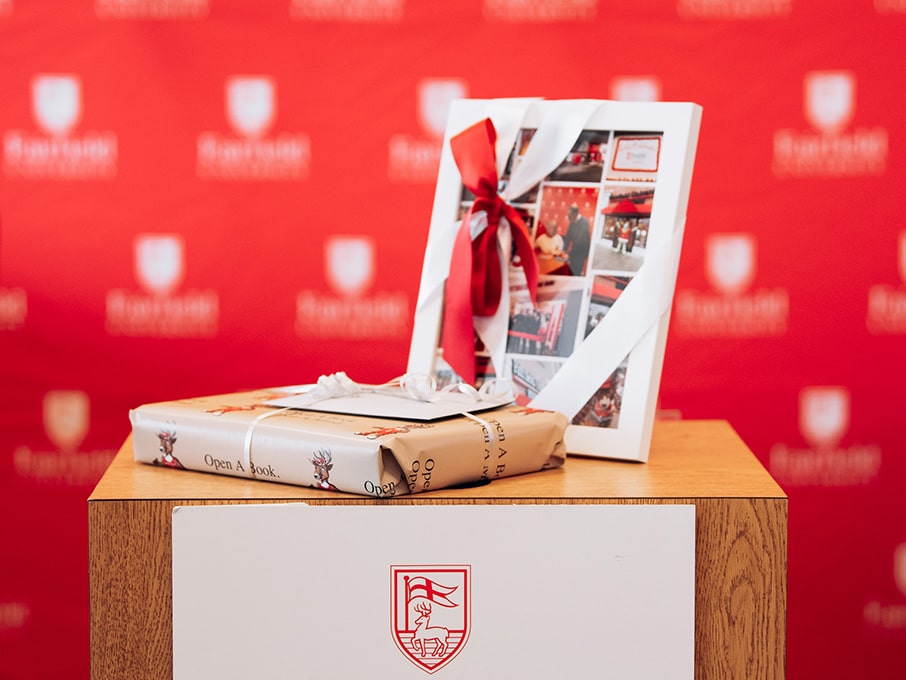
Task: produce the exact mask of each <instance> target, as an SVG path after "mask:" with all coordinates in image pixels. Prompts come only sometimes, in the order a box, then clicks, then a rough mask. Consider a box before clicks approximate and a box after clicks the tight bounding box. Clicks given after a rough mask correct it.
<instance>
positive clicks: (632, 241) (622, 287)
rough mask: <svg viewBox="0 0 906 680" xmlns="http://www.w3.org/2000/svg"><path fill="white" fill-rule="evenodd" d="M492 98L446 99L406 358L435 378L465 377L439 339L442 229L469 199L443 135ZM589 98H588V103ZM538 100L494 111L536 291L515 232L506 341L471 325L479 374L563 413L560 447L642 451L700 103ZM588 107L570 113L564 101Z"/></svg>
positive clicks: (447, 237) (446, 247)
mask: <svg viewBox="0 0 906 680" xmlns="http://www.w3.org/2000/svg"><path fill="white" fill-rule="evenodd" d="M498 101H501V100H461V101H460V102H454V106H452V107H451V118H450V121H448V131H447V136H446V138H445V149H444V152H443V155H442V157H441V166H440V170H439V173H438V186H437V191H436V193H435V204H434V210H433V213H432V223H431V231H430V233H429V239H428V246H427V250H426V257H425V262H424V267H423V270H422V281H421V285H420V290H419V303H418V306H417V309H416V320H415V326H414V329H413V338H412V345H411V349H410V355H409V365H408V370H409V371H410V372H416V373H430V374H431V375H433V376H434V378H435V379H436V381H437V383H438V385H440V386H444V385H448V384H451V383H456V382H459V381H460V376H458V375H456V374H455V373H454V371H453V369H452V368H451V366H450V365H449V364H447V363H446V362H445V361H444V358H443V349H442V347H441V343H440V338H441V337H442V335H443V333H442V331H443V329H442V325H443V319H442V316H443V307H444V302H443V300H444V295H443V288H444V283H445V276H446V275H445V272H446V271H448V269H449V264H448V263H449V262H450V259H451V257H452V255H451V251H452V243H453V235H454V234H455V233H456V231H457V230H458V228H459V225H460V223H461V221H462V220H463V217H464V216H465V215H466V214H467V213H468V212H469V210H470V208H471V207H472V204H473V202H474V200H475V196H474V195H473V194H472V193H471V192H470V191H469V190H468V189H467V188H465V187H464V185H463V182H462V178H461V176H460V174H459V170H458V168H457V167H456V164H455V162H454V158H453V156H452V153H451V152H450V149H449V148H448V147H449V140H450V138H451V137H452V136H454V135H456V134H458V132H459V131H462V130H465V129H466V128H468V127H469V126H470V125H474V124H475V123H477V121H479V120H480V119H481V118H482V117H483V116H487V115H488V114H487V113H486V112H487V111H491V112H494V111H496V110H498V109H495V104H496V103H497V102H498ZM590 104H594V105H595V107H596V108H594V109H593V110H592V112H591V113H590V114H589V115H587V116H585V115H584V112H586V111H588V110H589V108H590ZM544 106H548V107H550V108H547V109H545V108H544V107H543V106H542V107H536V108H529V109H528V113H527V114H525V115H523V116H521V117H517V116H516V115H513V116H511V117H510V118H509V119H506V117H504V116H501V117H500V118H501V124H500V125H498V121H497V120H494V124H495V127H496V128H497V130H498V138H497V142H496V144H497V146H496V151H497V159H498V168H497V170H498V193H499V195H500V196H501V198H503V200H505V201H506V202H507V203H508V204H509V205H510V206H511V207H512V208H513V209H515V210H516V211H517V212H518V213H519V215H520V216H521V218H522V220H523V222H524V223H525V226H526V228H527V232H528V236H529V238H530V239H531V243H532V245H533V250H534V256H535V260H536V263H537V269H538V284H537V289H536V291H535V293H536V295H535V302H534V303H533V301H532V299H531V294H530V291H529V290H528V283H527V280H526V276H525V272H524V269H523V268H522V266H521V264H522V263H521V262H520V255H519V254H518V253H517V252H516V248H515V247H514V246H512V248H511V252H510V256H509V266H508V284H509V285H508V288H507V291H508V294H507V297H508V304H509V308H508V310H507V312H508V319H503V318H500V319H499V321H500V322H504V321H506V325H507V327H506V334H505V349H504V346H503V341H502V338H503V336H502V335H497V333H496V332H495V334H493V335H492V336H491V337H500V338H501V340H500V341H499V342H500V344H498V345H496V346H495V347H494V348H486V347H485V346H484V345H483V343H482V339H481V338H480V337H479V334H478V333H477V332H476V333H475V336H474V337H475V356H476V385H475V386H476V387H480V386H481V385H482V384H484V383H486V382H487V381H489V380H491V379H506V380H508V381H509V382H510V383H511V384H512V386H513V389H514V392H515V397H516V403H517V404H521V405H526V406H529V407H532V408H546V409H553V410H558V411H561V412H563V413H565V414H566V415H567V416H568V417H569V418H570V426H569V427H568V428H567V433H566V445H567V450H568V451H569V453H571V454H572V453H581V454H585V455H591V456H600V457H608V458H624V459H629V460H642V461H644V460H647V454H648V446H649V444H650V436H651V429H652V425H653V421H654V414H655V410H656V401H657V393H658V389H659V386H660V374H661V368H662V365H663V357H664V350H665V347H666V338H667V327H668V322H669V311H670V307H671V306H672V298H673V291H674V287H675V284H676V274H677V270H678V268H679V256H680V247H681V243H682V232H683V228H684V224H685V210H686V204H687V202H688V194H689V188H690V184H691V176H692V166H693V163H694V152H695V146H696V144H697V139H698V128H699V125H700V120H701V108H700V107H699V106H697V105H695V104H691V103H672V102H671V103H663V102H654V103H643V102H600V101H596V102H589V101H588V100H581V101H580V100H576V101H575V102H570V101H551V102H548V101H547V100H545V102H544ZM583 106H584V107H586V108H585V109H582V111H583V115H582V116H581V117H580V116H579V115H573V114H574V113H575V112H576V111H577V110H579V108H580V107H583ZM537 111H541V112H542V113H544V114H547V113H548V112H553V113H554V114H555V115H533V114H534V113H536V112H537ZM560 121H564V122H562V123H561V122H560ZM508 124H509V126H507V125H508ZM551 124H553V125H555V126H557V127H556V128H555V131H556V132H555V134H551V127H550V125H551ZM567 127H568V130H567V129H566V128H567ZM501 130H503V132H502V133H501ZM561 132H562V134H561ZM551 139H557V144H556V145H555V146H554V145H551V143H550V141H551ZM533 140H534V142H533ZM533 143H534V144H535V147H533V146H532V144H533ZM539 145H540V146H539ZM539 149H541V150H542V154H541V155H543V156H544V158H545V161H544V164H543V165H539V164H538V162H537V159H538V158H539V154H538V153H537V152H538V151H539ZM522 165H524V167H522ZM550 168H553V169H552V170H551V169H550ZM539 170H540V171H539ZM538 177H540V178H541V179H540V180H538V179H536V178H538ZM527 178H528V181H527ZM533 182H534V183H533ZM525 187H528V188H525ZM517 194H521V195H517ZM502 228H505V227H502ZM504 233H505V232H504ZM499 238H500V237H499ZM507 242H508V241H507V240H506V239H505V238H504V240H503V241H499V243H498V247H502V248H504V249H505V248H507V246H506V243H507ZM445 263H447V264H445ZM646 265H647V266H646ZM634 282H635V283H636V285H633V283H634ZM504 299H506V298H504ZM496 318H498V317H495V319H496ZM494 323H495V324H496V323H497V321H495V322H494ZM495 328H498V329H500V331H499V332H500V333H501V334H502V331H503V329H502V326H496V325H495ZM495 342H498V341H497V340H495ZM492 356H493V360H492Z"/></svg>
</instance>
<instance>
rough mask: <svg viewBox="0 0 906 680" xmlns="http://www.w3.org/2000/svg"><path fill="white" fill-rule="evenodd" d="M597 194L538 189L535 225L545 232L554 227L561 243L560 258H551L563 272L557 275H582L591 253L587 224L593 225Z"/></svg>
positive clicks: (570, 188) (551, 187)
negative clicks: (538, 206) (552, 225)
mask: <svg viewBox="0 0 906 680" xmlns="http://www.w3.org/2000/svg"><path fill="white" fill-rule="evenodd" d="M598 192H599V188H598V187H587V186H574V185H571V186H563V185H551V184H545V185H544V186H543V187H542V189H541V205H540V208H539V210H538V221H539V223H541V224H544V225H545V229H547V225H550V224H551V223H553V224H554V225H556V232H555V233H556V234H559V235H560V236H561V237H562V240H563V247H562V255H557V256H555V257H557V258H559V259H560V260H561V261H562V262H563V263H564V264H565V265H566V268H563V269H562V271H558V272H557V273H558V274H560V273H562V274H564V275H568V276H583V275H584V274H585V269H586V267H587V265H588V255H589V251H590V250H591V223H592V222H593V221H594V218H593V216H594V211H595V207H596V205H597V202H598ZM536 238H537V236H536ZM552 238H553V236H552ZM552 273H553V272H552Z"/></svg>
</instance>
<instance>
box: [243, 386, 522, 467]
mask: <svg viewBox="0 0 906 680" xmlns="http://www.w3.org/2000/svg"><path fill="white" fill-rule="evenodd" d="M286 392H287V394H289V395H291V396H290V397H289V399H291V400H292V404H291V405H287V404H286V403H281V402H282V401H284V400H282V399H276V400H273V401H271V402H268V403H269V405H271V406H274V407H275V408H274V409H273V410H270V411H265V412H263V413H261V414H260V415H258V416H257V417H256V418H254V419H253V420H252V422H251V423H249V427H248V430H247V431H246V433H245V442H244V446H243V457H244V463H245V466H246V469H248V470H249V471H250V476H254V470H255V467H254V462H253V460H252V436H253V435H254V432H255V428H256V427H257V425H258V424H259V423H260V422H261V421H262V420H265V419H266V418H270V417H272V416H275V415H278V414H280V413H285V412H287V411H292V410H296V409H305V408H307V407H309V406H313V405H314V404H316V403H318V402H321V401H326V400H329V399H337V398H342V397H355V396H357V395H364V394H381V395H387V396H390V397H399V398H402V399H409V400H414V401H421V402H428V403H437V402H441V401H455V402H456V403H457V405H458V407H460V406H461V407H462V409H461V410H459V409H458V407H457V408H455V409H454V410H455V411H456V413H458V415H462V416H465V417H467V418H471V419H472V420H475V421H476V422H478V423H480V424H482V425H483V426H484V427H485V428H486V429H488V430H490V425H488V423H486V422H485V421H483V420H481V419H480V418H477V417H476V416H474V415H472V414H471V413H469V412H468V409H469V407H470V406H476V405H484V408H491V407H493V406H497V405H500V406H502V405H503V404H505V403H509V402H512V401H513V400H514V399H515V396H514V393H513V387H512V384H511V383H510V381H509V380H487V381H485V383H484V384H483V385H482V386H481V389H476V388H474V387H472V386H471V385H467V384H465V383H462V382H460V383H454V384H450V385H446V386H444V387H442V388H439V389H438V387H437V381H436V380H435V379H434V378H433V377H432V376H430V375H424V374H420V373H406V374H405V375H402V376H400V377H398V378H394V379H393V380H390V381H388V382H385V383H382V384H380V385H368V384H365V383H357V382H355V381H354V380H352V379H351V378H350V377H349V376H348V375H346V373H344V372H342V371H340V372H338V373H331V374H330V375H322V376H321V377H320V378H318V381H317V382H316V383H314V384H312V385H302V386H298V387H292V388H287V389H286Z"/></svg>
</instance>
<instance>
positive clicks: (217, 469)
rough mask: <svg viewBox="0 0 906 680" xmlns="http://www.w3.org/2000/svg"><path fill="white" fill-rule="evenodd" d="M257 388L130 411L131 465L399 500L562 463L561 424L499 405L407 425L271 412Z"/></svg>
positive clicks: (270, 395) (556, 417)
mask: <svg viewBox="0 0 906 680" xmlns="http://www.w3.org/2000/svg"><path fill="white" fill-rule="evenodd" d="M277 396H279V394H278V393H277V392H275V391H268V390H258V391H251V392H239V393H233V394H225V395H215V396H208V397H199V398H192V399H183V400H178V401H167V402H160V403H154V404H146V405H143V406H140V407H138V408H136V409H133V410H132V411H131V412H130V420H131V422H132V432H133V448H134V451H135V460H136V461H138V462H140V463H148V464H151V465H157V466H161V467H169V468H173V469H185V470H196V471H201V472H211V473H215V474H220V475H229V476H233V477H245V478H252V479H258V480H263V481H269V482H280V483H284V484H294V485H298V486H311V487H315V488H321V489H327V490H332V491H343V492H347V493H354V494H362V495H366V496H377V497H384V496H400V495H405V494H410V493H422V492H425V491H430V490H432V489H441V488H444V487H448V486H453V485H459V484H467V483H481V482H486V481H490V480H493V479H496V478H499V477H509V476H513V475H519V474H524V473H529V472H536V471H539V470H544V469H548V468H555V467H560V466H561V465H563V463H564V461H565V458H566V449H565V447H564V445H563V435H564V431H565V429H566V424H567V422H566V417H565V416H563V415H562V414H560V413H556V412H553V411H544V410H538V409H530V408H523V407H519V406H506V407H502V408H496V409H492V410H489V411H483V412H480V413H478V414H465V413H464V414H462V415H459V416H454V417H452V418H444V419H441V420H436V421H424V422H412V421H405V420H395V419H387V418H374V417H367V416H358V415H346V414H336V413H322V412H318V411H309V410H298V409H278V408H275V407H273V406H268V405H266V404H265V403H264V402H266V401H268V400H271V399H274V398H275V397H277Z"/></svg>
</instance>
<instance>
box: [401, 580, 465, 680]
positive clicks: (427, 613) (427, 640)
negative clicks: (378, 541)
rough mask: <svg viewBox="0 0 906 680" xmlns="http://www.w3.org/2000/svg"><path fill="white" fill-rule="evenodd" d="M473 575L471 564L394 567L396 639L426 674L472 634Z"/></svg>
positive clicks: (450, 657)
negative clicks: (470, 632) (470, 630)
mask: <svg viewBox="0 0 906 680" xmlns="http://www.w3.org/2000/svg"><path fill="white" fill-rule="evenodd" d="M471 574H472V570H471V567H470V566H469V565H437V566H435V565H394V566H391V567H390V586H391V587H390V590H391V597H390V607H391V629H392V633H393V641H394V642H395V643H396V646H397V647H398V648H399V650H400V651H401V652H402V653H403V655H404V656H405V657H406V658H407V659H409V661H411V662H412V663H413V664H415V665H416V666H418V667H419V668H421V669H422V670H423V671H425V672H426V673H434V672H435V671H438V670H440V669H441V668H443V667H444V666H446V665H447V664H448V663H450V662H451V661H452V660H453V659H454V658H455V657H456V655H457V654H459V652H461V651H462V649H463V647H465V645H466V641H467V640H468V639H469V628H470V620H471V609H472V607H471V592H472V589H471Z"/></svg>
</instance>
